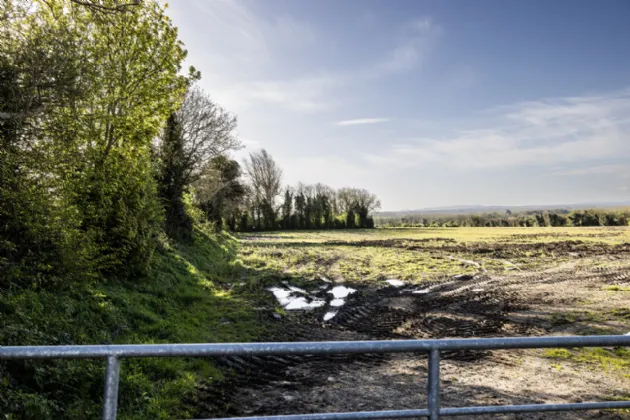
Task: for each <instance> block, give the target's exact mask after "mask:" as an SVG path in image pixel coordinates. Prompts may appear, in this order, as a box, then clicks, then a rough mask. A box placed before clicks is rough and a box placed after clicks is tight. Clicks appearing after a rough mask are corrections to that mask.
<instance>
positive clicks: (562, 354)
mask: <svg viewBox="0 0 630 420" xmlns="http://www.w3.org/2000/svg"><path fill="white" fill-rule="evenodd" d="M543 355H544V357H546V358H549V359H554V360H556V361H566V362H572V363H577V364H579V365H581V366H585V367H588V368H591V369H593V370H595V371H603V372H607V373H608V372H610V373H615V374H619V375H621V376H623V377H624V378H626V379H630V350H628V349H626V348H624V347H615V348H612V349H606V348H599V347H595V348H583V349H547V350H545V351H544V352H543Z"/></svg>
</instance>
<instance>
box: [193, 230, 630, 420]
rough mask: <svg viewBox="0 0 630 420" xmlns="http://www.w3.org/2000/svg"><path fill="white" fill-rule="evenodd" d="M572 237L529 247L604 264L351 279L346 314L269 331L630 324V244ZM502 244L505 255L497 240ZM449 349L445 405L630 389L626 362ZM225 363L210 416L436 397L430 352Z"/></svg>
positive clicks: (386, 405) (282, 334)
mask: <svg viewBox="0 0 630 420" xmlns="http://www.w3.org/2000/svg"><path fill="white" fill-rule="evenodd" d="M561 243H562V245H558V243H555V242H553V243H544V244H531V245H523V247H530V248H532V247H544V248H545V250H548V251H549V252H556V253H579V254H580V255H579V257H580V258H591V259H593V264H592V268H589V269H585V268H584V266H583V264H581V265H580V267H579V268H576V265H575V264H572V263H570V262H569V263H566V262H565V263H562V264H559V265H554V266H552V267H549V268H547V269H541V270H539V271H535V272H523V271H519V270H509V271H506V272H505V273H488V272H484V271H483V270H481V269H480V270H479V272H478V273H477V274H476V275H466V276H444V278H442V279H438V280H436V281H434V282H431V283H423V284H421V285H410V284H406V285H404V286H400V287H393V286H391V285H389V284H387V283H386V282H384V281H383V282H373V283H370V284H364V283H362V284H348V283H344V284H345V285H346V286H351V287H353V288H355V289H356V290H357V292H356V293H354V294H352V295H350V296H349V297H348V300H347V302H346V304H345V305H344V306H342V307H341V308H340V309H339V310H338V312H337V314H336V316H335V317H334V318H332V319H331V320H329V321H327V322H324V321H323V320H322V319H323V318H322V317H323V314H324V313H325V312H326V310H327V309H326V308H323V307H322V308H318V309H314V310H311V311H296V312H288V313H287V314H286V315H283V316H282V317H281V319H275V320H274V321H273V322H276V323H278V326H279V328H275V329H274V332H273V333H272V334H271V335H270V336H268V337H266V338H265V339H266V340H273V341H307V340H383V339H420V338H447V337H465V338H469V337H498V336H542V335H571V334H579V335H589V334H625V333H628V332H630V309H629V307H630V304H629V302H630V300H629V299H630V259H628V257H630V248H629V246H626V245H603V244H602V245H595V246H592V245H591V246H588V247H587V246H583V244H582V243H576V242H561ZM361 245H363V244H361ZM406 245H407V246H409V244H408V243H407V244H406ZM392 246H397V242H393V243H392ZM413 246H417V247H423V246H424V243H422V242H420V241H418V242H416V243H415V244H413ZM440 246H441V247H447V248H448V249H446V250H445V251H446V252H449V253H454V255H456V253H457V251H458V250H459V247H462V245H459V244H453V243H451V241H444V243H443V244H442V245H440ZM496 247H498V249H503V248H501V247H500V245H496ZM487 249H488V246H487V244H486V245H485V246H481V245H475V246H473V247H472V249H471V247H470V246H466V252H468V253H470V252H471V251H472V252H473V253H475V252H479V253H483V254H487V251H486V250H487ZM492 249H493V248H492ZM492 249H491V251H492ZM528 249H529V248H528ZM518 251H523V250H522V249H516V250H515V249H510V250H509V251H508V250H506V251H504V252H500V253H499V254H500V255H497V258H507V257H509V256H510V255H511V254H510V253H512V252H518ZM493 252H494V254H496V250H494V251H493ZM600 258H603V259H605V260H606V261H610V260H611V259H612V260H614V261H616V262H615V266H610V265H608V266H606V267H605V268H602V267H600V268H597V266H598V259H600ZM625 261H628V263H625ZM342 280H343V279H341V281H342ZM337 281H340V279H337ZM326 287H327V283H326V282H325V281H324V280H322V279H313V280H312V281H311V282H310V283H309V284H308V285H307V287H305V288H307V290H308V292H309V293H312V295H313V296H314V298H317V297H318V296H319V297H322V298H324V297H325V296H326V295H325V293H326V291H325V290H324V289H325V288H326ZM615 290H618V291H615ZM626 290H627V291H626ZM414 292H415V293H414ZM624 311H625V312H624ZM276 318H278V316H276ZM603 351H610V352H612V351H613V349H604V350H603ZM442 357H443V361H442V363H441V376H442V387H441V400H442V406H444V407H447V406H448V407H458V406H470V405H505V404H537V403H569V402H586V401H596V400H611V399H620V398H626V399H628V398H630V379H629V375H630V371H624V370H623V365H622V369H621V371H620V370H619V369H615V368H607V367H606V366H603V365H598V364H590V363H580V362H579V361H575V360H572V359H566V360H560V361H557V360H553V359H550V358H549V354H548V353H545V351H544V350H510V351H494V352H478V351H477V352H471V351H467V352H450V353H444V354H443V356H442ZM218 362H219V363H220V364H221V365H222V366H224V367H225V369H226V370H228V371H229V372H231V376H230V378H229V379H228V380H226V381H225V382H223V383H222V384H221V386H217V385H214V386H212V387H208V388H206V389H202V390H201V394H200V398H199V401H200V402H201V404H200V407H199V413H198V414H199V415H200V416H202V417H217V416H219V415H226V416H252V415H272V414H293V413H316V412H335V411H354V410H359V411H364V410H388V409H411V408H422V407H426V396H425V394H426V371H427V363H426V356H425V355H422V354H393V355H350V356H343V355H336V356H330V357H315V356H310V357H309V356H293V357H280V356H279V357H265V358H237V357H234V358H227V359H221V360H219V361H218ZM624 416H626V417H624ZM628 416H630V415H629V414H627V413H624V412H610V411H608V412H604V411H588V412H579V413H578V412H574V413H557V414H553V413H551V414H511V415H495V416H477V417H470V418H496V419H619V418H630V417H628ZM459 418H467V417H465V416H463V417H459Z"/></svg>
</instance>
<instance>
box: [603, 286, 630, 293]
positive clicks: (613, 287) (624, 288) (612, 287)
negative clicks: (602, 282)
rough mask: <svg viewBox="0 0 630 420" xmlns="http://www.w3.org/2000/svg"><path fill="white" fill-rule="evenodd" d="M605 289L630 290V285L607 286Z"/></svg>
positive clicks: (615, 290)
mask: <svg viewBox="0 0 630 420" xmlns="http://www.w3.org/2000/svg"><path fill="white" fill-rule="evenodd" d="M604 290H608V291H609V292H630V287H623V286H606V287H605V288H604Z"/></svg>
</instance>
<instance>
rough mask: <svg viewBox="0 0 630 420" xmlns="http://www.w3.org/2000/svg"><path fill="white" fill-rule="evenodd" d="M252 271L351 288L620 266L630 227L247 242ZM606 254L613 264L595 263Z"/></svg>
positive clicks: (407, 231) (267, 237)
mask: <svg viewBox="0 0 630 420" xmlns="http://www.w3.org/2000/svg"><path fill="white" fill-rule="evenodd" d="M241 239H242V246H241V257H242V259H243V261H244V263H245V264H247V265H249V266H251V267H254V268H259V269H263V268H264V270H262V271H263V272H265V273H266V275H279V274H282V275H290V276H295V277H307V278H311V277H314V276H318V275H319V276H325V277H328V278H332V279H344V280H348V281H355V282H356V281H359V282H364V281H372V280H378V279H382V278H391V277H394V278H399V279H403V280H408V281H411V282H422V281H423V280H433V279H435V278H439V277H443V276H449V275H456V274H465V273H475V272H477V271H479V267H478V266H477V264H479V265H481V267H482V269H485V270H487V271H488V272H491V273H500V272H503V271H506V270H529V269H535V268H539V267H550V266H552V265H558V264H561V263H563V262H568V261H573V262H575V264H576V265H578V266H580V267H592V266H608V265H614V264H615V262H616V261H617V260H616V258H615V255H616V253H617V252H618V248H619V249H620V248H624V245H623V244H625V243H626V242H627V241H628V240H630V229H628V228H435V229H433V228H394V229H373V230H354V231H317V232H312V231H302V232H277V233H261V234H247V235H242V236H241ZM602 253H604V254H605V257H606V258H593V257H598V256H601V254H602Z"/></svg>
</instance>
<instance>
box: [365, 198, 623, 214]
mask: <svg viewBox="0 0 630 420" xmlns="http://www.w3.org/2000/svg"><path fill="white" fill-rule="evenodd" d="M629 206H630V201H621V202H592V203H577V204H550V205H548V204H545V205H530V206H506V205H490V206H481V205H461V206H447V207H427V208H422V209H413V210H396V211H382V212H379V213H377V214H378V215H379V216H396V215H402V214H474V213H494V212H497V213H503V212H505V211H506V210H508V209H509V210H511V211H512V212H519V211H532V210H557V209H569V210H586V209H595V208H597V209H605V208H613V207H629Z"/></svg>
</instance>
